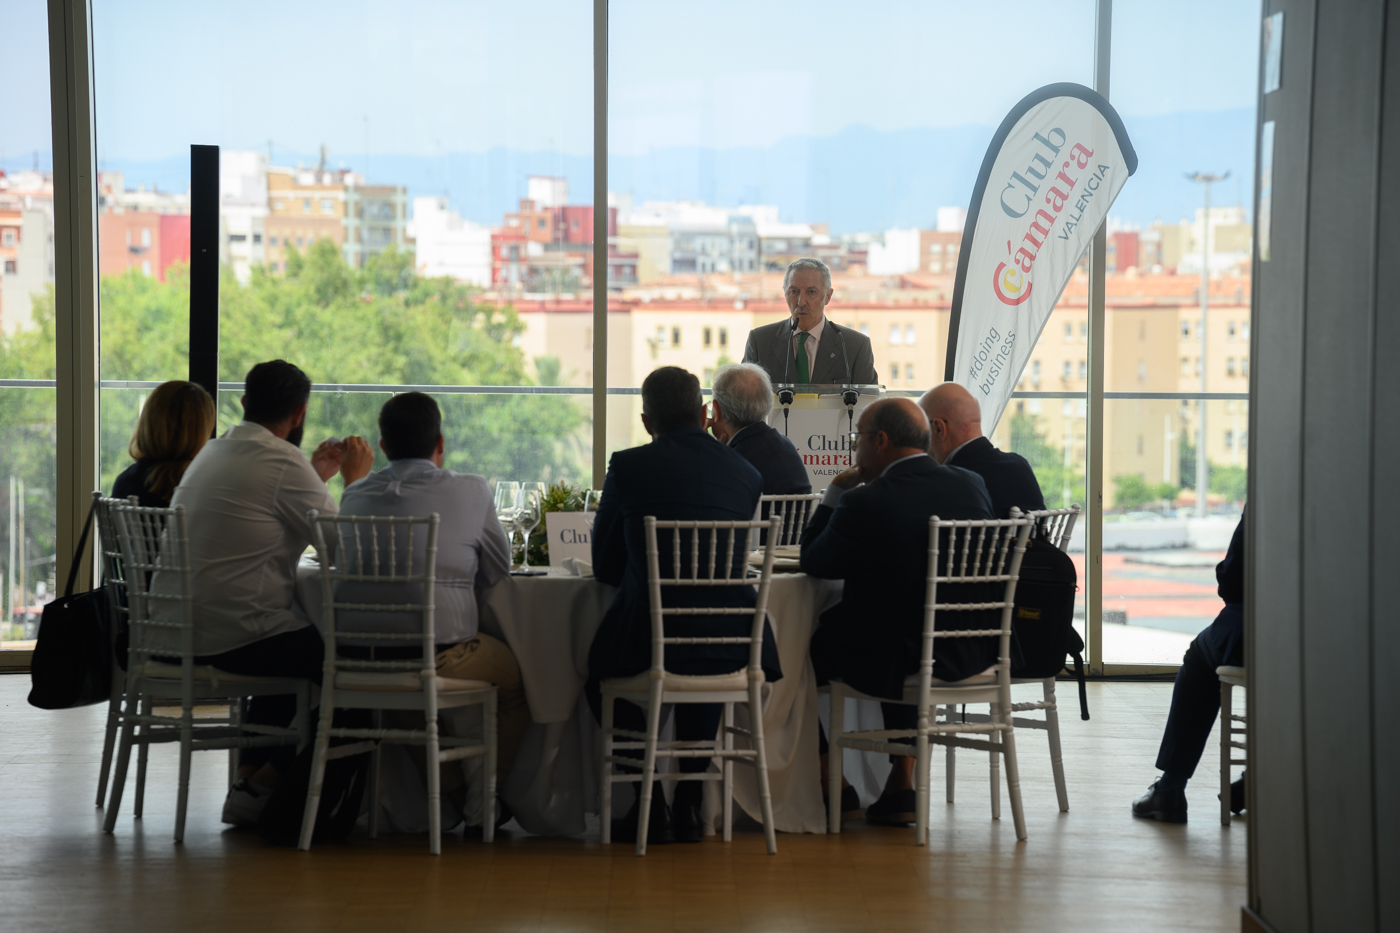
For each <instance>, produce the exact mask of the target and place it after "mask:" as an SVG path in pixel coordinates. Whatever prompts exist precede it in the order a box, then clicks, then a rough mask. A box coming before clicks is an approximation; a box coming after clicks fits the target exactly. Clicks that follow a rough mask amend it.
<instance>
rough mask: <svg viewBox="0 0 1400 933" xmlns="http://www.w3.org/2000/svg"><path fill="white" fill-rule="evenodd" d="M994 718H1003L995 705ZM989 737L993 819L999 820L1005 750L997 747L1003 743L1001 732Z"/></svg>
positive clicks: (993, 733) (993, 708)
mask: <svg viewBox="0 0 1400 933" xmlns="http://www.w3.org/2000/svg"><path fill="white" fill-rule="evenodd" d="M992 718H993V719H999V718H1001V717H1000V714H998V712H997V708H996V706H993V707H992ZM987 738H988V740H989V741H991V743H992V746H993V748H992V750H991V752H990V753H989V758H990V759H991V760H990V762H989V767H988V770H989V771H990V772H991V775H992V819H994V820H999V819H1001V757H1000V755H1001V752H1002V751H1003V749H1001V748H997V747H996V746H998V745H1000V744H1001V738H1002V735H1001V733H1000V732H992V733H991V734H990V735H988V737H987Z"/></svg>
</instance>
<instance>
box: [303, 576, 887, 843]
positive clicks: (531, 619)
mask: <svg viewBox="0 0 1400 933" xmlns="http://www.w3.org/2000/svg"><path fill="white" fill-rule="evenodd" d="M315 574H316V568H314V567H310V568H308V567H303V568H302V570H301V572H300V573H299V574H298V586H297V591H298V598H299V599H300V600H301V602H302V605H303V607H305V608H306V610H307V611H308V613H310V614H311V616H312V618H315V619H318V620H319V618H320V613H319V611H317V607H319V605H320V593H319V590H317V588H316V576H315ZM614 592H615V591H614V589H613V588H612V587H609V586H605V585H603V584H601V583H598V582H597V581H596V580H593V579H591V578H579V577H574V576H569V575H565V574H563V573H560V572H557V571H556V572H551V573H550V574H549V575H548V576H543V577H510V578H508V579H506V580H503V581H501V582H500V583H499V584H497V585H496V586H494V587H492V588H491V589H489V590H487V591H485V592H484V593H482V594H481V609H482V612H481V630H482V631H484V632H486V633H488V634H490V635H493V636H495V637H497V638H500V639H501V640H502V641H504V642H505V643H506V644H507V645H509V646H510V648H511V650H512V651H513V652H514V653H515V657H516V660H517V662H518V663H519V664H520V671H521V676H522V679H523V681H524V685H525V695H526V698H527V700H528V701H529V704H530V715H531V719H532V722H531V725H530V727H529V729H528V731H527V732H526V735H525V739H524V741H523V742H522V744H521V748H520V753H519V755H518V756H517V758H516V761H515V765H514V768H513V770H512V772H511V775H510V777H509V778H508V779H507V780H506V784H505V787H504V788H502V789H501V793H502V796H503V797H504V799H505V800H506V802H507V803H508V804H509V805H510V806H511V809H513V810H514V811H515V815H516V819H517V820H518V821H519V823H520V825H521V827H522V828H524V829H525V830H527V831H529V832H533V833H541V834H547V835H570V834H575V833H581V832H584V831H585V829H587V826H588V824H587V821H586V819H585V815H586V814H587V813H595V812H596V811H597V801H598V793H597V764H596V747H597V726H596V724H595V723H594V721H593V716H592V713H591V712H590V711H589V709H588V706H587V703H586V702H585V701H584V699H583V685H584V682H585V681H586V680H587V677H588V649H589V646H590V645H591V644H592V642H593V636H594V633H595V632H597V630H598V626H599V624H600V623H601V622H602V619H603V613H604V612H606V610H607V607H608V605H609V604H610V603H611V602H612V598H613V595H614ZM840 594H841V583H840V582H839V581H829V580H818V579H815V578H812V577H808V576H805V575H803V574H778V575H775V576H774V577H773V584H772V587H771V590H770V594H769V618H770V619H771V621H772V624H773V631H774V636H775V638H776V641H777V645H778V654H779V658H780V661H781V664H782V668H783V674H784V676H783V679H782V680H780V681H778V682H777V683H775V684H773V685H772V687H771V690H770V693H769V695H768V701H767V705H766V707H765V712H764V729H765V735H766V738H767V747H768V775H769V785H770V788H771V790H772V794H773V807H774V819H775V822H776V824H777V828H778V829H779V830H780V831H783V832H816V833H819V832H824V831H825V828H826V817H825V811H824V809H823V807H822V798H821V784H820V773H819V772H820V768H819V764H818V755H817V744H818V740H817V716H818V702H817V690H816V680H815V676H814V674H813V671H812V663H811V661H810V659H809V657H808V645H809V643H810V642H811V638H812V631H813V629H814V628H815V626H816V622H817V619H818V617H819V616H820V615H821V613H822V612H823V611H825V610H826V609H827V608H829V607H830V606H832V605H833V604H835V603H836V602H837V601H838V600H839V599H840ZM851 712H852V713H854V712H855V711H851ZM744 715H745V714H744V713H743V712H742V710H741V711H739V712H738V713H737V717H738V718H739V723H738V724H740V725H744V726H747V723H746V722H744V721H743V718H742V717H743V716H744ZM876 715H877V716H878V708H877V709H876ZM853 754H854V753H853ZM405 760H406V759H405ZM471 764H474V760H473V762H471ZM847 765H848V772H854V773H851V775H850V776H851V777H852V779H853V781H856V783H857V786H858V787H859V788H860V789H861V790H862V796H866V797H868V796H870V789H871V788H870V785H871V784H872V782H873V781H874V779H875V778H876V777H877V774H875V773H870V772H869V771H868V769H860V768H859V767H858V762H857V761H856V760H851V758H850V756H848V760H847ZM877 767H878V765H877ZM386 770H388V769H386ZM472 770H474V769H472V768H469V772H470V771H472ZM394 773H400V774H402V773H403V770H402V768H399V769H398V770H397V771H395V772H394ZM393 783H396V782H395V781H394V780H393V778H392V776H391V775H390V774H388V773H386V775H385V785H386V787H385V792H386V795H387V796H389V797H390V798H391V799H393V798H394V797H395V796H396V795H395V794H394V792H393V791H392V789H391V785H392V784H393ZM706 790H707V791H708V792H709V793H708V795H707V806H706V811H707V815H710V814H714V813H716V812H717V809H718V808H717V805H716V801H717V800H718V788H717V785H714V784H710V785H707V788H706ZM469 799H471V800H474V799H475V797H474V795H473V796H471V797H469ZM622 799H625V798H620V799H619V803H620V802H621V800H622ZM735 801H736V802H737V803H738V804H739V806H740V807H741V808H742V809H743V810H744V812H746V813H748V814H749V815H750V816H751V817H753V818H754V819H758V818H759V817H760V811H759V798H758V792H757V785H756V782H755V780H754V773H753V771H752V769H750V768H747V767H743V766H740V767H736V768H735ZM390 808H391V809H392V810H394V811H395V812H394V813H393V815H392V822H393V824H394V825H396V826H397V827H399V828H401V829H405V830H408V829H413V828H415V827H414V825H413V824H414V823H415V822H418V820H416V819H415V818H414V817H413V816H412V814H410V813H409V812H408V811H410V810H415V809H416V808H414V807H412V806H410V805H408V804H406V803H404V802H402V801H400V802H399V803H398V804H397V805H393V806H391V807H390ZM473 809H475V807H474V806H473ZM467 816H468V818H469V819H470V818H471V817H472V814H470V813H469V814H468V815H467ZM446 818H447V817H445V819H446ZM419 819H421V817H419ZM418 828H421V827H418Z"/></svg>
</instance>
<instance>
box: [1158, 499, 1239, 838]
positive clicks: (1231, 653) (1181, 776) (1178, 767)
mask: <svg viewBox="0 0 1400 933" xmlns="http://www.w3.org/2000/svg"><path fill="white" fill-rule="evenodd" d="M1215 581H1216V586H1217V589H1216V592H1218V593H1219V594H1220V598H1221V599H1222V600H1224V601H1225V608H1223V609H1221V610H1220V614H1219V615H1217V616H1216V617H1215V621H1214V622H1212V623H1211V624H1210V626H1209V627H1208V628H1206V630H1205V631H1203V632H1201V634H1199V635H1197V636H1196V638H1195V640H1194V641H1192V642H1191V645H1190V647H1188V648H1187V649H1186V656H1185V657H1183V658H1182V659H1181V669H1180V670H1178V671H1177V672H1176V686H1175V687H1174V688H1173V689H1172V708H1171V713H1170V714H1168V716H1167V728H1166V730H1165V731H1164V732H1163V734H1162V746H1161V748H1160V749H1158V751H1157V767H1158V768H1159V769H1160V770H1161V772H1162V776H1161V777H1160V778H1158V779H1157V781H1156V782H1155V783H1154V784H1153V785H1152V786H1151V787H1150V788H1149V789H1148V792H1147V793H1146V794H1143V795H1142V796H1141V797H1139V798H1137V799H1136V800H1134V801H1133V816H1140V817H1143V818H1144V819H1149V820H1160V821H1162V822H1164V823H1185V822H1186V782H1187V781H1189V780H1191V776H1192V775H1193V774H1195V773H1196V765H1197V764H1198V763H1200V760H1201V753H1202V752H1204V751H1205V748H1206V742H1207V741H1208V740H1209V739H1210V730H1211V728H1212V727H1213V726H1214V725H1215V716H1216V714H1217V713H1219V712H1220V678H1219V677H1217V676H1216V674H1215V669H1216V668H1217V667H1220V666H1221V665H1228V666H1230V667H1239V666H1241V665H1242V664H1244V515H1243V514H1241V515H1240V523H1239V524H1238V525H1237V526H1235V533H1234V535H1233V536H1232V537H1231V538H1230V549H1229V550H1228V551H1226V552H1225V559H1224V560H1222V561H1221V562H1220V563H1218V564H1216V565H1215ZM1230 809H1231V810H1232V811H1234V812H1235V813H1239V812H1240V811H1241V810H1243V809H1244V775H1240V777H1239V779H1238V780H1237V781H1235V783H1234V784H1233V785H1231V787H1230Z"/></svg>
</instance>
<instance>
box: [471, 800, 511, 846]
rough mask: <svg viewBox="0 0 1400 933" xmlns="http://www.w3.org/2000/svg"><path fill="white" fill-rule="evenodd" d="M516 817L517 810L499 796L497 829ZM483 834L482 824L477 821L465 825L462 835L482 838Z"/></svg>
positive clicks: (497, 801) (497, 802)
mask: <svg viewBox="0 0 1400 933" xmlns="http://www.w3.org/2000/svg"><path fill="white" fill-rule="evenodd" d="M458 809H462V808H458ZM514 818H515V811H514V810H512V809H511V808H510V805H509V804H508V803H506V802H505V801H504V800H502V799H501V798H500V797H497V798H496V828H497V829H500V828H501V827H502V826H504V825H506V824H507V823H509V822H510V821H511V820H513V819H514ZM482 835H483V834H482V831H481V824H480V823H477V824H476V825H475V826H467V827H465V828H464V829H463V830H462V837H463V838H464V839H480V838H482Z"/></svg>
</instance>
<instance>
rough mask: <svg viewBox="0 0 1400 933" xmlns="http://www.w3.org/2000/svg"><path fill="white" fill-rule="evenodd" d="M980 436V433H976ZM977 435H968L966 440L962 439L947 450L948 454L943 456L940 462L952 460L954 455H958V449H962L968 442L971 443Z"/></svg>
mask: <svg viewBox="0 0 1400 933" xmlns="http://www.w3.org/2000/svg"><path fill="white" fill-rule="evenodd" d="M981 436H982V435H980V434H979V435H977V437H981ZM977 437H969V438H968V439H967V440H965V441H963V442H962V443H961V444H959V445H958V446H956V447H954V448H953V449H952V450H950V451H948V456H946V457H944V458H943V459H942V460H941V461H940V463H943V464H947V462H948V461H949V460H952V459H953V458H954V457H956V456H957V455H958V451H960V450H962V449H963V448H964V447H966V446H967V445H968V444H971V443H972V442H973V441H975V440H977Z"/></svg>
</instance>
